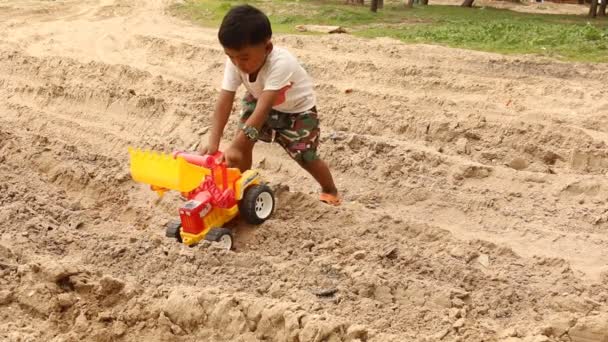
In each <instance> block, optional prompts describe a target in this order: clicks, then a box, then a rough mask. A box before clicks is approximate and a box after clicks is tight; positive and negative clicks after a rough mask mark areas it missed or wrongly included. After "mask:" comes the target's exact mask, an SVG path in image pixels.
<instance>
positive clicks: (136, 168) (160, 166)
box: [129, 148, 211, 192]
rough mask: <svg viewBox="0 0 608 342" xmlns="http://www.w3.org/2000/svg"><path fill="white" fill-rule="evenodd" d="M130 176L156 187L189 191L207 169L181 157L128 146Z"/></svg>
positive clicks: (204, 174) (203, 175) (199, 181)
mask: <svg viewBox="0 0 608 342" xmlns="http://www.w3.org/2000/svg"><path fill="white" fill-rule="evenodd" d="M129 156H130V158H131V165H130V172H131V177H133V180H135V181H136V182H141V183H145V184H150V185H152V186H154V187H157V188H164V189H170V190H177V191H179V192H190V191H192V190H194V189H195V188H196V187H197V186H199V185H200V184H201V182H202V181H203V178H205V176H207V175H210V174H211V171H210V170H209V169H206V168H203V167H200V166H196V165H194V164H190V163H188V162H187V161H186V160H185V159H184V158H183V157H179V156H178V157H177V158H173V156H172V155H170V154H164V153H159V152H153V151H143V150H140V149H133V148H129Z"/></svg>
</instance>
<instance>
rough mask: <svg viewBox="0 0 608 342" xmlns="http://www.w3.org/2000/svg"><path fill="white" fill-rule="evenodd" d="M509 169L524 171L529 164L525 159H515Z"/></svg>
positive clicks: (510, 163)
mask: <svg viewBox="0 0 608 342" xmlns="http://www.w3.org/2000/svg"><path fill="white" fill-rule="evenodd" d="M509 167H510V168H512V169H515V170H518V171H520V170H524V169H525V168H527V167H528V162H527V161H526V160H525V159H523V158H519V157H518V158H514V159H512V160H511V161H510V162H509Z"/></svg>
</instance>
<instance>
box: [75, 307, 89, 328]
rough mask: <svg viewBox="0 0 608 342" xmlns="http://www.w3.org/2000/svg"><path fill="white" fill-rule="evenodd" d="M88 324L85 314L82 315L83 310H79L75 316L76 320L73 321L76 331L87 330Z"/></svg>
mask: <svg viewBox="0 0 608 342" xmlns="http://www.w3.org/2000/svg"><path fill="white" fill-rule="evenodd" d="M88 325H89V321H88V320H87V316H85V315H84V312H81V313H80V315H78V317H76V321H75V322H74V329H75V330H76V331H80V332H83V331H85V330H87V327H88Z"/></svg>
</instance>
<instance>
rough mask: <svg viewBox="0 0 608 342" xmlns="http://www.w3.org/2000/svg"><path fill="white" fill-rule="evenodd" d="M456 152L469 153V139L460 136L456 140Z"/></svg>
mask: <svg viewBox="0 0 608 342" xmlns="http://www.w3.org/2000/svg"><path fill="white" fill-rule="evenodd" d="M456 152H458V153H460V154H469V153H471V148H470V147H469V139H467V138H460V139H458V140H457V141H456Z"/></svg>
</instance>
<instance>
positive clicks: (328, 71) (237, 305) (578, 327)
mask: <svg viewBox="0 0 608 342" xmlns="http://www.w3.org/2000/svg"><path fill="white" fill-rule="evenodd" d="M167 5H168V3H167V2H165V1H124V0H106V1H92V0H85V1H36V2H33V1H0V179H1V183H0V223H1V224H0V317H1V319H0V340H2V341H262V340H264V341H299V342H308V341H332V342H333V341H361V342H363V341H370V342H371V341H378V342H384V341H388V342H390V341H439V340H444V341H482V340H483V341H496V340H505V341H529V342H530V341H576V342H593V341H597V342H601V341H606V340H607V339H608V309H607V306H606V304H607V300H608V285H607V284H606V282H607V281H608V267H607V263H608V248H607V247H608V236H607V235H606V229H607V228H608V209H607V206H606V204H607V201H608V192H607V191H606V190H607V189H608V180H606V172H607V171H608V151H607V149H606V142H608V90H606V87H605V84H602V80H606V79H608V66H607V65H589V64H572V63H560V62H555V61H550V60H545V59H539V58H533V57H504V56H500V55H495V54H488V53H479V52H470V51H462V50H456V49H447V48H442V47H435V46H425V45H403V44H400V43H398V42H395V41H392V40H388V39H376V40H361V39H356V38H353V37H349V36H345V35H336V36H334V35H332V36H322V37H299V36H280V37H276V38H275V43H276V44H278V45H282V46H285V47H287V48H289V49H290V50H291V51H293V52H294V53H295V54H296V55H298V56H299V58H301V60H302V61H303V62H304V63H305V65H306V68H307V69H308V70H309V72H310V73H311V75H312V76H313V77H314V78H315V81H316V89H317V91H318V96H319V108H320V110H321V113H322V120H323V121H322V125H323V134H324V135H323V136H324V138H323V141H322V155H323V156H324V158H325V159H326V160H327V161H328V162H329V163H330V164H331V166H332V169H333V170H334V172H335V174H336V178H337V181H338V184H339V186H340V188H341V189H343V192H344V196H345V200H346V203H345V204H344V205H343V206H342V207H340V208H333V207H328V206H325V205H323V204H320V203H319V202H317V200H316V195H315V192H316V191H317V189H316V188H315V185H314V183H313V182H312V181H311V180H310V179H309V178H308V177H307V176H306V174H304V172H302V171H301V170H299V169H298V168H297V167H296V166H295V165H294V163H292V162H291V161H289V160H288V158H287V157H286V156H285V155H284V154H283V152H282V151H281V150H280V149H279V148H278V147H276V146H269V145H260V146H258V147H257V149H256V165H257V166H258V167H259V168H260V169H261V170H262V172H263V175H264V177H265V178H266V179H268V180H269V181H270V182H271V184H272V185H273V186H274V187H275V189H276V190H277V194H278V198H279V206H280V207H279V209H278V211H277V212H276V215H275V216H274V218H273V219H272V220H270V221H268V222H267V223H266V224H264V225H262V226H260V227H258V228H255V229H254V228H250V227H247V226H246V225H245V224H243V223H240V222H236V223H234V225H233V226H234V227H233V228H234V230H235V232H236V237H237V249H236V251H235V252H226V251H222V250H218V249H216V248H214V247H213V246H212V247H202V246H201V247H194V248H187V247H184V246H182V245H180V244H178V243H175V242H174V241H172V240H169V239H167V238H165V237H164V229H163V225H164V224H165V223H167V222H168V221H169V220H172V219H174V218H175V214H176V209H177V206H179V205H180V203H181V202H180V200H179V198H178V197H177V196H176V195H174V194H173V195H172V194H168V195H167V196H166V197H165V198H164V199H163V200H162V201H160V202H157V201H156V197H155V196H156V195H155V194H154V193H152V192H150V191H148V190H147V188H146V187H145V186H144V185H140V184H136V183H134V182H133V181H132V180H131V179H130V176H129V174H128V155H127V147H128V146H137V147H146V148H154V149H157V150H164V151H170V150H173V149H190V148H191V147H193V146H194V145H196V144H197V143H198V141H199V140H200V136H201V135H204V134H205V133H206V132H207V129H208V125H209V113H210V111H211V110H212V106H213V101H214V98H215V96H216V94H217V88H218V82H219V80H220V77H221V73H222V69H223V66H222V62H223V60H224V56H223V53H222V51H221V50H220V48H219V46H218V45H217V43H216V39H215V32H214V31H213V30H207V29H202V28H199V27H195V26H193V25H191V24H188V23H184V22H181V21H179V20H177V19H175V18H172V17H171V16H169V15H168V14H166V10H165V8H166V6H167ZM347 90H352V91H347ZM235 115H236V112H235ZM232 123H234V118H233V121H232ZM230 131H231V132H233V131H234V125H231V128H230ZM328 293H331V294H328Z"/></svg>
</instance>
